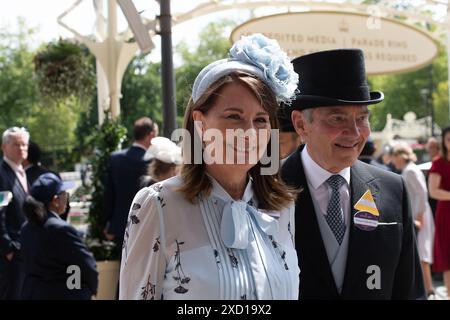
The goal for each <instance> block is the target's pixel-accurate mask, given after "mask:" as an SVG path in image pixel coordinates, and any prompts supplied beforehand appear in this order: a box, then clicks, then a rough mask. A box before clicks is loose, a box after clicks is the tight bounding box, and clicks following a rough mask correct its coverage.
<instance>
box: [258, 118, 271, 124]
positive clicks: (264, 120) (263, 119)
mask: <svg viewBox="0 0 450 320" xmlns="http://www.w3.org/2000/svg"><path fill="white" fill-rule="evenodd" d="M255 121H256V122H259V123H267V122H269V121H268V120H267V119H266V118H257V119H255Z"/></svg>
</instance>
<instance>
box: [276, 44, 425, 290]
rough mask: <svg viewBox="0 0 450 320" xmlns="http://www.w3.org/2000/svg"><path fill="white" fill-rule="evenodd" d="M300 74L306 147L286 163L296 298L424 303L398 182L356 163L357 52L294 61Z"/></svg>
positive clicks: (360, 127) (361, 85)
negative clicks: (292, 191) (291, 190)
mask: <svg viewBox="0 0 450 320" xmlns="http://www.w3.org/2000/svg"><path fill="white" fill-rule="evenodd" d="M293 65H294V69H295V71H296V72H297V73H298V74H299V75H300V79H301V80H300V82H299V88H298V89H299V91H300V93H299V95H297V98H296V100H295V101H294V102H293V103H292V106H291V108H293V109H294V110H293V111H292V115H291V120H292V122H293V125H294V127H295V129H296V131H297V133H298V134H299V135H300V136H301V137H302V139H303V141H304V142H305V146H301V147H299V149H298V150H297V151H296V152H294V153H293V154H292V155H291V156H290V157H289V158H288V159H287V160H286V162H285V164H284V166H283V168H282V176H283V179H284V181H285V182H287V183H288V184H289V185H291V186H295V187H297V188H299V189H303V191H302V192H301V193H300V194H299V196H298V200H297V202H296V211H295V219H296V221H295V231H296V232H295V235H296V238H295V243H296V249H297V254H298V260H299V264H300V269H301V273H300V295H299V297H300V299H421V298H424V297H425V293H424V288H423V281H422V274H421V269H420V259H419V256H418V253H417V248H416V240H415V238H414V227H413V219H412V216H411V210H410V207H409V200H408V196H407V192H406V188H405V183H404V181H403V179H402V178H401V176H399V175H396V174H393V173H390V172H388V171H385V170H381V169H379V168H377V167H374V166H371V165H368V164H366V163H363V162H361V161H358V160H357V158H358V155H359V154H360V152H361V150H362V148H363V147H364V144H365V142H366V140H367V138H368V137H369V135H370V123H369V114H370V112H369V109H368V105H371V104H376V103H379V102H381V101H382V100H383V93H381V92H370V91H369V87H368V85H367V83H366V74H365V66H364V55H363V52H362V51H361V50H357V49H346V50H330V51H322V52H317V53H312V54H309V55H305V56H301V57H298V58H296V59H294V60H293Z"/></svg>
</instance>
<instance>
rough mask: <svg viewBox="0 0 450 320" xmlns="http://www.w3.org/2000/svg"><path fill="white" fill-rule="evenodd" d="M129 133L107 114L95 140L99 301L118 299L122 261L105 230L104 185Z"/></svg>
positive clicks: (91, 242) (93, 233)
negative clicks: (111, 160)
mask: <svg viewBox="0 0 450 320" xmlns="http://www.w3.org/2000/svg"><path fill="white" fill-rule="evenodd" d="M126 134H127V129H126V128H125V127H124V126H123V125H121V124H120V122H119V119H115V120H113V119H111V117H110V113H109V112H106V114H105V121H104V122H103V124H102V125H101V126H100V127H99V128H98V131H97V132H96V133H95V135H94V137H93V142H94V146H95V147H94V154H93V157H92V159H91V161H90V166H91V169H92V177H91V186H90V188H91V203H90V206H89V213H88V224H89V228H88V233H87V239H86V243H87V245H88V247H89V248H90V250H91V251H92V253H93V254H94V257H95V259H96V261H97V270H98V272H99V290H98V294H97V298H98V299H114V294H115V292H116V289H117V283H118V276H119V268H120V265H119V261H118V256H117V252H118V251H117V250H116V249H117V248H116V247H115V243H114V242H112V241H107V240H106V239H105V237H104V234H103V228H104V206H103V201H104V200H103V197H104V181H105V174H106V166H107V161H108V158H109V156H110V154H111V153H112V152H113V151H116V150H118V149H119V148H120V147H121V145H122V142H123V141H124V140H125V138H126Z"/></svg>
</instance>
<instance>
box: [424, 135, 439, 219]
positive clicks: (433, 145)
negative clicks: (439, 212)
mask: <svg viewBox="0 0 450 320" xmlns="http://www.w3.org/2000/svg"><path fill="white" fill-rule="evenodd" d="M425 149H426V150H427V155H428V159H427V160H428V161H433V160H434V159H435V158H437V157H439V154H440V150H441V147H440V146H439V142H438V140H437V139H436V138H435V137H429V138H428V140H427V144H426V145H425ZM426 177H427V183H428V177H429V172H427V176H426ZM428 202H429V203H430V206H431V211H432V212H433V219H434V217H435V215H436V206H437V200H436V199H433V198H432V197H430V196H428Z"/></svg>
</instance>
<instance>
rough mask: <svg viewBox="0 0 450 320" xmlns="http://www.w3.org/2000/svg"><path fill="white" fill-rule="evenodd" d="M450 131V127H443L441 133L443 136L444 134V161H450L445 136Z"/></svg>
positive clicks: (442, 154) (442, 153)
mask: <svg viewBox="0 0 450 320" xmlns="http://www.w3.org/2000/svg"><path fill="white" fill-rule="evenodd" d="M448 133H450V127H447V128H445V129H443V130H442V133H441V136H442V142H441V143H442V145H441V157H442V159H444V161H448V159H447V156H448V149H447V146H446V145H445V136H446V135H447V134H448Z"/></svg>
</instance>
